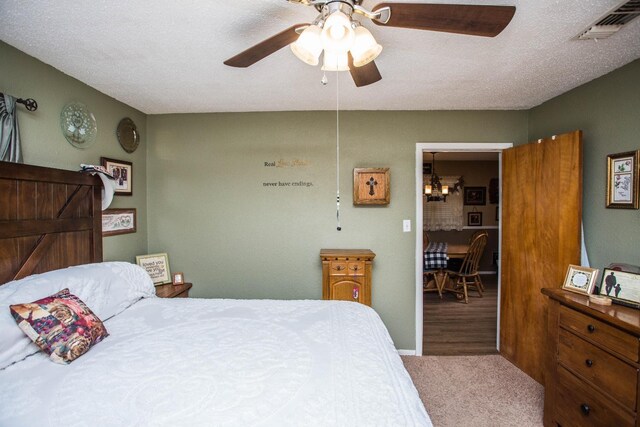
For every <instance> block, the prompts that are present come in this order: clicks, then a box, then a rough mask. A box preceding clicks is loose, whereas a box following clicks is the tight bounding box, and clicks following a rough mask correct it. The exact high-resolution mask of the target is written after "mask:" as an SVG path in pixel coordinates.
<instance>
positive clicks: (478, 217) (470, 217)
mask: <svg viewBox="0 0 640 427" xmlns="http://www.w3.org/2000/svg"><path fill="white" fill-rule="evenodd" d="M467 225H468V226H469V227H480V226H482V212H467Z"/></svg>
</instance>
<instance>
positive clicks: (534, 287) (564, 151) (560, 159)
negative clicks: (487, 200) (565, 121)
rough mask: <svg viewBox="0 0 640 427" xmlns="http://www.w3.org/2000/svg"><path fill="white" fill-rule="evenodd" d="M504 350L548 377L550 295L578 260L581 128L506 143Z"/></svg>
mask: <svg viewBox="0 0 640 427" xmlns="http://www.w3.org/2000/svg"><path fill="white" fill-rule="evenodd" d="M502 166H503V170H502V177H503V184H502V196H503V197H502V200H503V202H502V221H503V222H502V254H501V271H502V275H501V292H500V305H501V309H500V352H501V353H502V355H503V356H504V357H506V358H507V359H509V360H510V361H511V362H512V363H513V364H515V365H516V366H517V367H519V368H520V369H522V370H523V371H524V372H525V373H527V374H528V375H529V376H531V377H532V378H533V379H535V380H536V381H538V382H539V383H541V384H544V369H543V368H544V363H543V360H544V357H543V355H544V348H545V345H546V344H545V340H546V336H545V331H546V328H545V325H546V318H547V314H546V303H547V301H546V297H544V296H543V295H542V294H541V293H540V290H541V289H542V288H560V287H562V283H563V281H564V277H565V274H566V271H567V267H568V265H569V264H580V243H581V238H580V225H581V221H582V132H581V131H575V132H571V133H567V134H564V135H558V136H556V137H555V138H548V139H544V140H541V141H536V142H532V143H529V144H526V145H521V146H518V147H514V148H510V149H508V150H505V151H503V158H502Z"/></svg>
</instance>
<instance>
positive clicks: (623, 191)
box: [607, 150, 640, 209]
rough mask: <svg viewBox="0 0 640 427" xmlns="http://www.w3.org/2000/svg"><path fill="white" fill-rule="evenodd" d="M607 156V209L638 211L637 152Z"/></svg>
mask: <svg viewBox="0 0 640 427" xmlns="http://www.w3.org/2000/svg"><path fill="white" fill-rule="evenodd" d="M639 151H640V150H637V151H628V152H626V153H618V154H610V155H608V156H607V208H622V209H638V183H639V180H638V177H639V174H638V171H639V169H638V152H639Z"/></svg>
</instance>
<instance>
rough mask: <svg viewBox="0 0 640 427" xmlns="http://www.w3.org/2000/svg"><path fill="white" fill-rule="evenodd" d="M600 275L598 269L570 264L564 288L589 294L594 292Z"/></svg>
mask: <svg viewBox="0 0 640 427" xmlns="http://www.w3.org/2000/svg"><path fill="white" fill-rule="evenodd" d="M597 277H598V269H596V268H589V267H581V266H579V265H569V268H568V269H567V275H566V276H565V278H564V284H563V285H562V289H564V290H567V291H571V292H576V293H578V294H584V295H589V294H591V293H592V292H593V288H594V287H595V285H596V278H597Z"/></svg>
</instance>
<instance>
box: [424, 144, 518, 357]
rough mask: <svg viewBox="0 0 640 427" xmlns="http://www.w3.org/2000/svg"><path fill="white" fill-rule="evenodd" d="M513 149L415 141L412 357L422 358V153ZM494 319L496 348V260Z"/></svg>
mask: <svg viewBox="0 0 640 427" xmlns="http://www.w3.org/2000/svg"><path fill="white" fill-rule="evenodd" d="M511 147H513V143H511V142H418V143H416V193H415V194H416V227H415V230H416V252H415V266H416V352H415V354H416V356H422V341H423V339H424V338H423V336H424V331H423V320H424V319H423V316H422V313H423V304H424V303H423V295H422V264H423V260H422V258H423V253H422V228H423V215H424V212H423V209H422V197H423V196H422V163H423V153H424V152H425V151H426V152H431V151H433V152H440V151H446V152H472V153H481V152H498V153H502V150H506V149H507V148H511ZM498 173H499V176H500V177H502V156H500V157H499V159H498ZM499 192H500V193H499V194H500V196H499V197H502V179H500V188H499ZM498 206H499V215H500V217H501V216H502V207H501V205H498ZM501 246H502V221H499V223H498V252H499V253H501V252H502V247H501ZM497 309H498V319H497V325H496V328H497V334H496V348H497V349H498V350H499V349H500V262H499V260H498V308H497Z"/></svg>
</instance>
